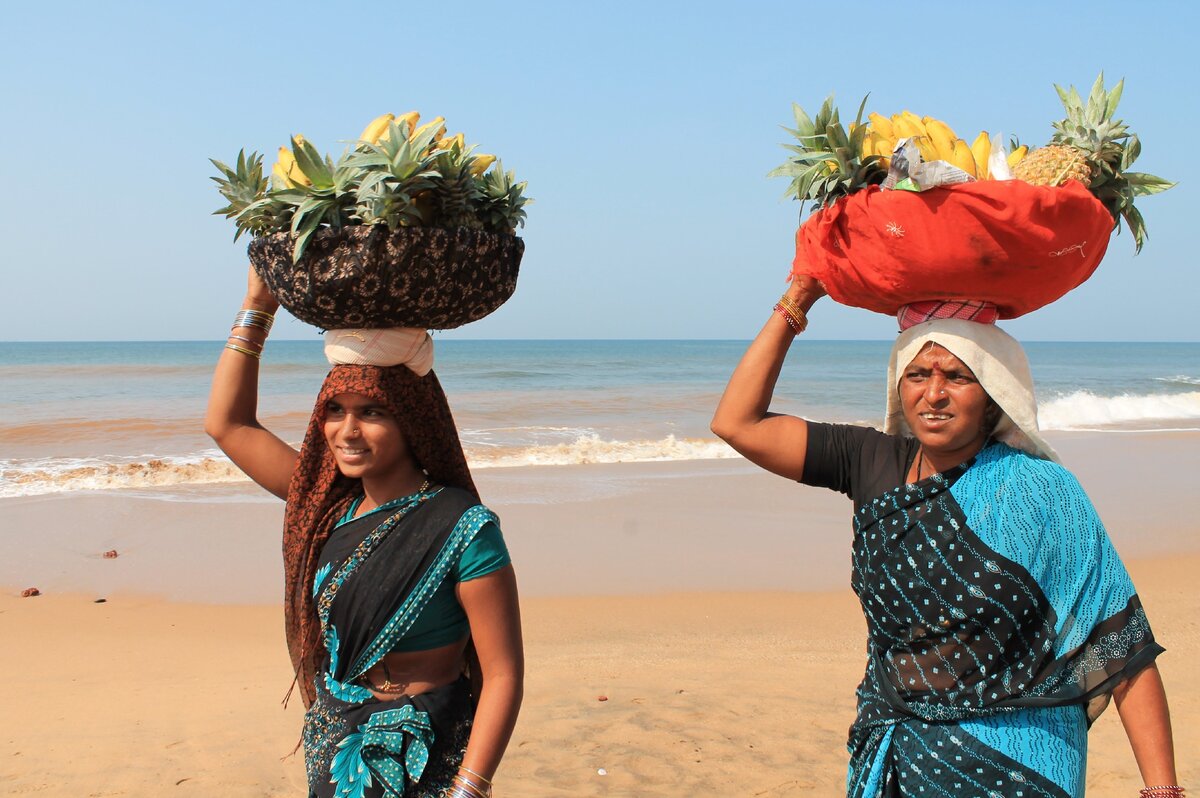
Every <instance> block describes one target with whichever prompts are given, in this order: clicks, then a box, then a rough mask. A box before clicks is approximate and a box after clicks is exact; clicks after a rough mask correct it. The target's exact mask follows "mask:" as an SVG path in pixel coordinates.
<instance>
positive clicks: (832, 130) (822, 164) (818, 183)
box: [768, 95, 887, 213]
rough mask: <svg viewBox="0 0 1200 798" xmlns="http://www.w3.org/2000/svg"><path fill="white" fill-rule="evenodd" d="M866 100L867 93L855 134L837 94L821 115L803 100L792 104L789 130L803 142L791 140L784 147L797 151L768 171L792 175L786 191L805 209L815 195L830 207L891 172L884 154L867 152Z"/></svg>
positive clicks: (818, 201) (773, 174) (819, 202)
mask: <svg viewBox="0 0 1200 798" xmlns="http://www.w3.org/2000/svg"><path fill="white" fill-rule="evenodd" d="M866 104H867V100H866V98H865V97H864V98H863V101H862V104H861V105H859V106H858V115H857V116H856V117H855V119H854V122H853V124H851V125H850V133H849V134H847V133H846V129H845V128H844V127H843V126H842V123H841V121H840V120H839V118H838V110H837V108H835V107H834V106H833V97H832V95H831V96H830V97H828V98H826V100H825V102H824V104H822V106H821V110H820V111H819V112H818V113H817V117H816V119H815V120H814V119H812V118H810V117H809V115H808V114H806V113H805V112H804V109H803V108H801V107H800V106H799V105H796V104H794V103H793V104H792V111H793V113H794V114H795V116H796V129H795V130H791V129H788V131H789V132H790V133H791V134H792V135H793V136H795V137H796V140H797V143H796V144H785V145H784V148H785V149H788V150H791V151H792V152H794V153H795V155H793V156H792V157H791V158H789V159H788V160H787V161H786V162H785V163H783V164H782V165H780V166H778V167H776V168H775V169H773V170H771V172H770V173H769V174H768V176H769V177H781V176H782V177H790V178H792V182H791V185H790V186H788V190H787V192H786V194H785V196H791V197H795V198H796V199H798V200H800V202H801V213H803V203H804V202H806V201H808V200H813V201H814V202H815V203H816V206H817V208H818V209H819V208H824V207H826V206H827V205H830V204H832V203H833V201H834V200H836V199H837V198H838V197H843V196H846V195H847V194H852V193H854V192H855V191H857V190H859V189H861V188H865V187H866V186H869V185H875V184H877V183H882V182H883V180H884V178H885V177H887V168H886V166H885V165H884V162H883V159H882V158H881V156H879V155H866V156H864V155H862V154H861V153H862V150H863V139H864V137H866V135H867V133H868V126H866V125H864V124H862V112H863V108H864V107H866Z"/></svg>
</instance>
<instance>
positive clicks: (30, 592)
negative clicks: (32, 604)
mask: <svg viewBox="0 0 1200 798" xmlns="http://www.w3.org/2000/svg"><path fill="white" fill-rule="evenodd" d="M40 595H42V591H40V590H38V589H37V588H36V587H27V588H25V589H24V590H22V591H21V598H29V597H30V596H40Z"/></svg>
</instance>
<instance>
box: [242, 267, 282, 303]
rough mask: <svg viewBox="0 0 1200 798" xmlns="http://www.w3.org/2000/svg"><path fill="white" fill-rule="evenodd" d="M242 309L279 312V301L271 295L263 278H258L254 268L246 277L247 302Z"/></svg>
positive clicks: (251, 268)
mask: <svg viewBox="0 0 1200 798" xmlns="http://www.w3.org/2000/svg"><path fill="white" fill-rule="evenodd" d="M242 308H243V309H252V310H261V311H263V312H264V313H274V312H275V311H277V310H279V300H278V299H276V298H275V295H274V294H272V293H271V289H270V288H268V287H267V284H266V283H265V282H263V278H261V277H259V276H258V272H257V271H255V270H254V267H253V266H251V267H250V269H249V274H247V275H246V300H245V301H244V302H243V303H242Z"/></svg>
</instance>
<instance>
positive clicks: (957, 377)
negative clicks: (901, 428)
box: [898, 343, 996, 462]
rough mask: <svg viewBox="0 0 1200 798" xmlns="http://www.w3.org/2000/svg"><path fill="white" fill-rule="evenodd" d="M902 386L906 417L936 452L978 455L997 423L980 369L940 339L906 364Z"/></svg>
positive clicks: (949, 455)
mask: <svg viewBox="0 0 1200 798" xmlns="http://www.w3.org/2000/svg"><path fill="white" fill-rule="evenodd" d="M898 390H899V394H900V407H901V409H902V410H903V411H904V420H905V421H907V422H908V426H909V429H911V430H912V431H913V435H915V436H916V437H917V440H919V441H920V442H921V446H922V447H924V449H925V451H926V452H928V453H929V454H931V455H935V456H939V457H941V458H952V457H961V460H960V461H959V462H961V461H962V460H967V459H968V458H971V457H974V456H975V454H976V453H978V452H979V450H980V449H982V448H983V444H984V443H985V442H986V441H987V438H988V436H989V435H990V434H991V431H992V427H994V426H995V420H996V419H995V411H994V410H992V408H994V407H995V405H994V404H993V402H992V400H991V398H990V397H989V396H988V395H987V392H986V391H984V390H983V386H982V385H980V384H979V380H977V379H975V374H974V373H973V372H972V371H971V369H969V368H967V364H965V363H963V362H962V361H961V360H959V359H958V358H957V357H955V356H954V355H953V354H952V353H951V352H949V351H948V350H946V349H944V348H943V347H941V346H938V345H937V344H934V343H930V344H929V345H928V346H926V347H925V348H924V349H922V350H921V352H920V353H919V354H918V355H917V356H916V357H915V358H913V360H912V362H911V363H909V364H908V366H907V367H905V369H904V371H903V372H902V373H901V375H900V385H899V386H898Z"/></svg>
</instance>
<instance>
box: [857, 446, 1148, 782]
mask: <svg viewBox="0 0 1200 798" xmlns="http://www.w3.org/2000/svg"><path fill="white" fill-rule="evenodd" d="M854 529H855V539H854V550H853V551H854V555H853V557H854V571H853V576H852V586H853V588H854V591H855V593H856V594H857V595H858V597H859V600H860V601H861V603H862V607H863V612H864V613H865V615H866V619H867V627H868V645H867V669H866V675H865V676H864V678H863V680H862V683H861V684H860V685H859V688H858V717H857V719H856V720H855V723H854V725H853V726H852V727H851V730H850V753H851V759H850V771H849V775H848V777H847V793H848V794H849V795H850V796H854V797H855V798H859V797H860V796H861V797H863V798H876V797H878V796H887V797H890V796H927V797H930V798H932V796H943V797H944V798H951V797H954V796H964V795H972V796H975V795H979V796H988V798H1002V797H1007V796H1027V797H1028V798H1034V797H1035V796H1037V797H1039V798H1070V797H1072V796H1082V795H1083V789H1084V773H1085V770H1086V758H1087V728H1088V725H1089V724H1090V723H1091V721H1092V720H1094V719H1095V718H1096V717H1097V716H1098V715H1099V714H1100V712H1101V711H1103V709H1104V707H1105V706H1106V705H1107V703H1108V698H1109V695H1110V693H1111V691H1112V688H1113V687H1114V686H1115V685H1117V684H1118V683H1120V682H1121V681H1122V680H1124V679H1126V678H1128V677H1130V676H1132V675H1133V674H1135V673H1136V672H1137V671H1139V670H1140V669H1141V668H1143V667H1145V666H1146V665H1148V664H1149V663H1151V662H1152V661H1153V660H1154V658H1155V657H1156V656H1157V655H1158V654H1159V653H1160V652H1161V651H1162V648H1161V647H1160V646H1159V645H1158V644H1157V643H1155V641H1154V637H1153V635H1152V634H1151V631H1150V627H1149V625H1148V623H1147V621H1146V615H1145V613H1144V612H1143V610H1142V606H1141V602H1140V601H1139V600H1138V597H1137V594H1136V593H1135V592H1134V589H1133V584H1132V582H1131V581H1130V579H1129V575H1128V574H1127V573H1126V571H1125V567H1124V566H1123V565H1122V563H1121V561H1120V558H1119V557H1118V556H1117V554H1116V552H1115V551H1114V550H1113V548H1112V544H1111V543H1110V541H1109V539H1108V535H1107V533H1106V532H1105V530H1104V527H1103V525H1102V524H1101V523H1100V519H1099V517H1098V516H1097V514H1096V512H1095V509H1094V508H1093V507H1092V504H1091V502H1090V501H1089V500H1088V498H1087V496H1086V495H1085V494H1084V492H1083V490H1082V488H1081V487H1080V486H1079V484H1078V482H1076V480H1075V478H1074V477H1072V476H1071V474H1070V473H1069V472H1067V471H1066V470H1065V469H1063V468H1062V467H1061V466H1059V465H1056V464H1054V463H1051V462H1049V461H1045V460H1039V459H1036V458H1033V457H1030V456H1029V455H1027V454H1025V453H1023V452H1020V451H1018V450H1016V449H1012V448H1010V447H1008V446H1005V445H1004V444H1000V443H993V444H991V445H990V446H988V447H987V448H985V449H984V450H983V451H981V452H980V453H979V455H978V456H977V457H976V458H975V459H974V460H973V461H969V462H967V463H964V464H963V465H961V466H958V467H956V468H954V469H951V470H950V471H947V472H945V473H942V474H935V475H934V476H932V477H930V478H928V479H925V480H923V481H921V482H920V483H917V484H915V485H901V486H900V487H898V488H895V489H893V490H890V491H888V492H887V493H885V494H884V495H882V496H878V497H876V498H875V499H874V500H873V501H870V502H868V503H866V504H864V505H863V506H862V507H861V508H860V509H859V511H858V512H857V513H856V515H855V519H854Z"/></svg>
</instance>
